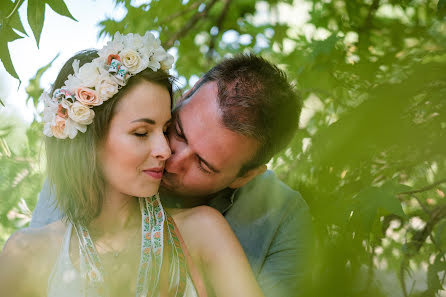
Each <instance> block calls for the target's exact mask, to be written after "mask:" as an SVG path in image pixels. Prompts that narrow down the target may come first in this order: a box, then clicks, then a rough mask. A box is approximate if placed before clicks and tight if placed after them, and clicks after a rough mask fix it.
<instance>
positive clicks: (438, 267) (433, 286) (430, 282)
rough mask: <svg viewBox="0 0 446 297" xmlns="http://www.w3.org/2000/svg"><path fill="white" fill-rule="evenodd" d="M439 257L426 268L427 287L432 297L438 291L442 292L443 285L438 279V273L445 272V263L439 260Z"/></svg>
mask: <svg viewBox="0 0 446 297" xmlns="http://www.w3.org/2000/svg"><path fill="white" fill-rule="evenodd" d="M441 258H442V257H441V256H440V255H437V256H436V257H435V261H434V263H433V264H431V265H429V267H428V268H427V286H428V290H429V292H431V293H433V294H432V296H433V295H434V294H435V293H437V292H438V291H439V290H443V284H442V283H441V281H440V278H439V277H438V273H439V272H442V271H445V270H446V262H444V261H442V260H441Z"/></svg>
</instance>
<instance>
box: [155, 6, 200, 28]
mask: <svg viewBox="0 0 446 297" xmlns="http://www.w3.org/2000/svg"><path fill="white" fill-rule="evenodd" d="M202 3H204V1H197V2H195V3H193V4H191V6H189V7H187V8H186V9H183V10H181V11H179V12H177V13H174V14H172V15H170V16H168V17H166V18H165V19H164V20H161V21H160V22H159V25H162V24H165V23H168V22H170V21H172V20H174V19H176V18H177V17H180V16H182V15H184V14H186V13H188V12H189V11H192V10H194V9H196V8H197V7H198V6H200V4H202Z"/></svg>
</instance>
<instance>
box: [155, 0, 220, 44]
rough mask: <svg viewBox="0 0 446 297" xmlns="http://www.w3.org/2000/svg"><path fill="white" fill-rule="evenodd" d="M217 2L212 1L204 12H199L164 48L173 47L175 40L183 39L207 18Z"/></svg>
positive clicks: (215, 0)
mask: <svg viewBox="0 0 446 297" xmlns="http://www.w3.org/2000/svg"><path fill="white" fill-rule="evenodd" d="M216 2H217V0H211V1H210V2H209V3H208V4H207V5H206V8H205V9H204V10H203V11H201V12H200V11H197V13H196V14H195V15H194V16H193V17H192V18H191V19H190V20H189V21H188V22H187V23H186V25H184V27H183V29H182V30H180V31H178V32H177V33H175V34H173V36H171V37H170V38H169V39H168V40H167V41H166V42H165V43H163V47H164V48H170V47H172V45H173V43H174V42H175V40H178V39H181V38H183V37H184V36H186V34H187V33H188V32H189V31H190V30H191V29H192V28H193V27H194V26H195V25H196V24H197V23H198V21H199V20H200V19H201V18H203V17H205V16H207V14H208V12H209V10H210V9H211V8H212V6H214V4H215V3H216Z"/></svg>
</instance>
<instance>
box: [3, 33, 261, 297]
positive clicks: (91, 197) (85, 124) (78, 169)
mask: <svg viewBox="0 0 446 297" xmlns="http://www.w3.org/2000/svg"><path fill="white" fill-rule="evenodd" d="M172 62H173V59H172V57H171V56H170V55H168V54H167V53H166V52H165V51H164V49H162V47H160V42H159V40H157V39H155V38H154V36H153V35H152V34H150V33H146V35H144V36H143V37H141V36H139V35H133V34H129V35H125V36H123V35H120V34H119V33H118V34H116V35H115V37H114V40H113V41H111V42H109V43H108V44H107V45H106V46H105V47H104V48H103V49H101V50H99V51H98V52H96V51H87V52H82V53H80V54H78V55H76V56H75V57H73V58H72V59H70V60H69V61H68V62H67V63H66V64H65V65H64V67H63V68H62V70H61V72H60V74H59V76H58V78H57V79H56V81H55V83H54V86H53V92H52V97H49V96H48V95H45V94H44V95H43V99H44V101H45V110H44V116H43V122H44V134H45V135H46V136H47V137H46V138H45V145H46V155H47V162H48V166H47V167H48V176H49V180H50V181H51V182H52V183H53V184H54V185H55V188H56V196H57V203H58V207H59V208H60V209H61V210H62V212H63V213H64V214H65V216H66V218H65V219H64V220H63V221H58V222H55V223H53V224H50V225H48V226H46V227H43V228H39V229H25V230H21V231H18V232H16V233H15V234H14V235H13V236H11V238H10V239H9V240H8V242H7V244H6V245H5V247H4V249H3V251H2V253H1V255H0V292H2V296H49V297H53V296H132V295H133V296H204V295H205V294H206V291H205V290H204V287H203V282H202V281H201V279H202V278H206V279H207V280H208V283H209V287H208V289H209V290H212V291H213V292H214V293H215V294H216V296H262V293H261V291H260V289H259V288H258V286H257V284H256V281H255V278H254V277H253V275H252V272H251V270H250V267H249V264H248V262H247V259H246V257H245V255H244V253H243V250H242V248H241V247H240V244H239V243H238V241H237V239H236V238H235V236H234V234H233V233H232V230H231V229H230V227H229V226H228V224H227V223H226V221H225V219H224V218H223V217H222V216H221V215H220V214H219V213H218V212H217V211H214V210H213V209H211V208H208V207H198V208H193V209H184V210H179V209H176V210H174V209H172V210H168V211H165V210H164V209H163V208H162V205H161V203H160V201H159V198H158V196H157V195H156V193H157V192H158V187H159V184H160V180H161V177H162V173H163V168H164V164H165V161H166V160H167V159H168V158H169V156H170V149H169V146H168V143H167V139H166V137H165V135H164V133H165V131H166V129H167V127H168V125H169V121H170V116H171V115H170V109H171V104H172V85H171V78H170V76H169V75H168V74H167V73H166V70H168V69H169V68H170V67H171V65H172ZM136 197H149V198H136ZM177 226H178V227H177ZM182 238H184V241H183V239H182ZM186 247H187V248H186ZM189 255H190V256H189Z"/></svg>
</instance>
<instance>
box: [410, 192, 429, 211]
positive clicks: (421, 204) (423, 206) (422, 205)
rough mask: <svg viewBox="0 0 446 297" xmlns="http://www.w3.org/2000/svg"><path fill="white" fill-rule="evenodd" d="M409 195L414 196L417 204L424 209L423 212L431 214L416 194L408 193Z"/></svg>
mask: <svg viewBox="0 0 446 297" xmlns="http://www.w3.org/2000/svg"><path fill="white" fill-rule="evenodd" d="M410 196H411V197H414V198H415V199H416V200H417V201H418V204H419V205H420V206H421V208H422V209H423V211H424V212H425V213H427V214H428V215H430V214H431V212H430V211H429V209H427V207H426V205H424V204H423V203H422V202H421V200H420V199H419V198H418V197H417V196H415V195H414V194H412V195H410Z"/></svg>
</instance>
